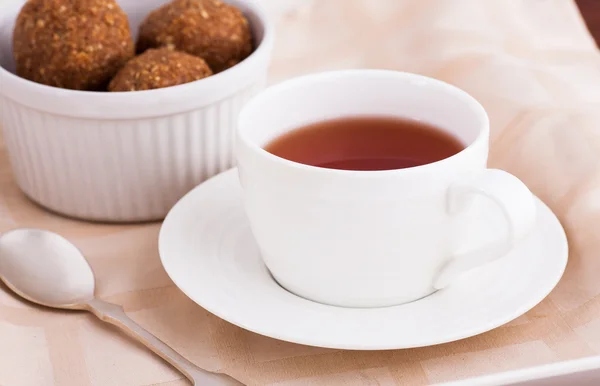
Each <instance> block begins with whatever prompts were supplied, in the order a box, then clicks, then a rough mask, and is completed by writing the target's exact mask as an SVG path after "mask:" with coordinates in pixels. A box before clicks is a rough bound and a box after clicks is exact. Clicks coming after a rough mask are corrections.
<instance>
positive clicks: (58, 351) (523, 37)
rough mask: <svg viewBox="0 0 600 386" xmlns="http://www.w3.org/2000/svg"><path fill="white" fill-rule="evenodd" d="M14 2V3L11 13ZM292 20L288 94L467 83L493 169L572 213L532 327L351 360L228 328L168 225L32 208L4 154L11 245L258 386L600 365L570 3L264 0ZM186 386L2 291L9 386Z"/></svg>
mask: <svg viewBox="0 0 600 386" xmlns="http://www.w3.org/2000/svg"><path fill="white" fill-rule="evenodd" d="M0 1H4V0H0ZM260 1H262V2H263V3H265V5H266V6H267V8H268V9H269V12H271V13H272V14H273V15H274V17H275V18H276V19H277V21H278V25H277V29H278V42H277V44H276V50H275V57H274V61H273V66H272V72H271V73H272V81H273V82H275V81H279V80H282V79H284V78H288V77H291V76H294V75H298V74H301V73H308V72H314V71H320V70H326V69H339V68H356V67H379V68H390V69H398V70H406V71H412V72H417V73H422V74H426V75H430V76H433V77H437V78H440V79H443V80H446V81H448V82H451V83H453V84H456V85H458V86H460V87H462V88H464V89H466V90H467V91H468V92H470V93H472V94H473V95H474V96H475V97H476V98H478V99H479V100H480V101H481V102H482V103H483V104H484V106H485V107H486V108H487V110H488V112H489V114H490V117H491V121H492V141H493V144H492V150H491V159H490V164H491V166H494V167H500V168H504V169H506V170H508V171H510V172H512V173H514V174H516V175H517V176H519V177H520V178H522V179H523V180H524V181H525V182H526V183H527V184H528V185H529V186H530V187H531V189H532V190H533V191H534V192H535V193H536V194H537V195H539V196H540V197H541V198H542V199H543V200H544V201H545V202H546V203H548V204H549V205H550V206H551V207H552V208H553V209H554V210H555V211H556V213H557V214H558V215H559V217H560V219H561V220H562V222H563V224H564V226H565V227H566V229H567V232H568V236H569V241H570V245H571V255H570V261H569V264H568V267H567V271H566V273H565V276H564V278H563V279H562V281H561V282H560V284H559V285H558V288H556V289H555V290H554V291H553V292H552V293H551V294H550V296H549V297H548V298H547V299H546V300H545V301H543V302H542V303H541V304H540V305H539V306H537V307H535V308H534V309H533V310H532V311H530V312H529V313H527V314H526V315H524V316H522V317H520V318H518V319H517V320H515V321H513V322H511V323H509V324H508V325H506V326H503V327H500V328H498V329H496V330H494V331H491V332H488V333H485V334H482V335H480V336H477V337H473V338H470V339H466V340H463V341H459V342H455V343H450V344H445V345H441V346H436V347H427V348H419V349H411V350H397V351H385V352H344V351H339V350H328V349H320V348H313V347H304V346H299V345H294V344H290V343H285V342H280V341H277V340H274V339H270V338H265V337H262V336H258V335H256V334H253V333H250V332H247V331H244V330H242V329H240V328H237V327H234V326H232V325H230V324H228V323H227V322H224V321H222V320H220V319H218V318H216V317H214V316H212V315H211V314H209V313H208V312H206V311H204V310H203V309H202V308H200V307H198V306H197V305H195V304H194V303H192V302H191V301H190V300H188V299H187V298H186V297H185V296H184V295H183V294H182V293H181V292H180V291H179V290H178V289H177V288H176V287H174V286H173V284H172V283H171V282H170V280H169V279H168V277H167V276H166V274H165V272H164V271H163V269H162V267H161V265H160V262H159V259H158V254H157V233H158V229H159V226H160V225H159V224H146V225H128V226H114V225H98V224H89V223H84V222H78V221H73V220H69V219H65V218H61V217H59V216H56V215H53V214H51V213H48V212H46V211H44V210H43V209H40V208H39V207H37V206H36V205H34V204H32V203H31V202H29V201H28V200H27V199H25V198H24V197H23V195H22V194H21V193H20V192H19V190H18V189H17V187H16V186H15V184H14V181H13V179H12V177H11V173H10V170H9V166H8V163H7V159H6V154H5V151H4V149H3V148H0V231H5V230H8V229H10V228H13V227H17V226H35V227H42V228H48V229H51V230H53V231H57V232H60V233H61V234H63V235H65V236H67V237H68V238H70V239H71V240H72V241H73V242H74V243H75V244H77V246H79V247H80V248H81V249H82V250H83V251H84V252H85V254H86V255H87V257H88V258H89V260H90V261H91V264H92V265H93V268H94V270H95V272H96V273H97V275H98V291H97V292H98V295H99V296H100V297H101V298H103V299H106V300H108V301H111V302H115V303H118V304H122V305H123V306H124V308H125V310H126V311H127V313H128V314H129V315H130V316H131V317H132V318H133V319H135V320H136V321H138V322H139V323H140V324H142V325H143V326H145V327H146V328H148V329H149V330H150V331H152V332H153V333H155V334H156V335H157V336H159V337H160V338H162V339H163V340H165V341H166V342H168V343H169V344H171V345H172V346H174V347H175V348H176V349H177V350H179V351H180V352H181V353H182V354H183V355H185V356H186V357H188V358H189V359H191V360H192V361H193V362H195V363H197V364H198V365H200V366H203V367H205V368H207V369H211V370H223V371H225V372H227V373H230V374H232V375H234V376H236V377H238V378H239V379H241V380H243V381H244V382H247V383H248V384H249V385H280V386H283V385H286V386H291V385H386V386H387V385H426V384H432V383H437V382H442V381H449V380H456V379H461V378H465V377H470V376H476V375H482V374H488V373H491V372H497V371H504V370H509V369H516V368H521V367H525V366H531V365H537V364H543V363H550V362H555V361H560V360H566V359H571V358H578V357H584V356H590V355H594V354H599V353H600V296H599V295H600V280H599V276H598V275H599V274H598V272H600V236H599V231H598V224H600V172H599V169H598V167H597V166H598V162H599V160H600V127H599V125H600V55H599V54H598V51H597V50H596V49H595V47H594V44H593V41H592V40H591V38H590V37H589V35H588V33H587V31H586V29H585V27H584V24H583V22H582V20H581V18H580V16H579V14H578V11H577V9H576V7H575V5H574V4H573V3H572V2H571V1H570V0H510V1H509V0H420V1H414V0H291V1H290V0H287V1H283V0H260ZM158 384H159V385H163V386H167V385H168V386H175V385H186V384H187V382H186V381H185V380H183V379H182V376H181V375H179V374H178V373H177V372H176V371H174V370H172V369H171V368H170V367H169V366H167V365H166V364H164V363H163V362H162V361H161V360H159V359H157V358H156V357H154V356H153V355H152V354H150V353H149V352H148V351H147V350H146V349H144V348H143V347H141V346H140V345H138V344H136V343H134V342H132V341H131V340H130V339H128V338H126V337H124V336H123V335H122V334H119V333H117V332H116V331H113V329H112V328H111V327H107V326H105V325H103V324H102V323H101V322H99V321H97V320H96V319H95V318H94V317H93V316H90V315H87V314H83V313H71V312H53V311H50V310H47V309H42V308H38V307H34V306H31V305H29V304H25V303H23V302H22V301H20V300H19V299H17V298H15V297H14V296H12V295H10V294H9V293H8V292H7V290H6V289H5V288H4V287H0V385H2V386H49V385H69V386H70V385H73V386H87V385H94V386H116V385H127V386H142V385H158Z"/></svg>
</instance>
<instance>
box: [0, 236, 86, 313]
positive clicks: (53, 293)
mask: <svg viewBox="0 0 600 386" xmlns="http://www.w3.org/2000/svg"><path fill="white" fill-rule="evenodd" d="M0 279H1V280H2V281H3V282H4V283H5V284H6V285H7V286H8V287H9V288H10V289H11V290H13V291H14V292H16V293H17V294H18V295H20V296H21V297H23V298H25V299H27V300H29V301H31V302H34V303H37V304H41V305H43V306H47V307H53V308H64V309H84V307H83V305H84V304H86V303H87V302H88V301H90V300H92V299H93V298H94V287H95V284H94V273H93V271H92V268H91V267H90V265H89V264H88V262H87V260H86V259H85V258H84V257H83V255H82V254H81V252H80V251H79V249H77V248H76V247H75V246H74V245H73V244H71V243H70V242H69V241H68V240H67V239H65V238H64V237H62V236H60V235H58V234H56V233H52V232H46V231H42V230H39V229H16V230H13V231H10V232H7V233H5V234H3V235H2V237H0Z"/></svg>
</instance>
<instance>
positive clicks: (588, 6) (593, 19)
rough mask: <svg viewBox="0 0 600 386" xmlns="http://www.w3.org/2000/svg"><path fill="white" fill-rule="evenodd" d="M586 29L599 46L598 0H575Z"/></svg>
mask: <svg viewBox="0 0 600 386" xmlns="http://www.w3.org/2000/svg"><path fill="white" fill-rule="evenodd" d="M576 2H577V5H578V6H579V10H580V11H581V14H582V15H583V18H584V19H585V22H586V24H587V26H588V29H589V30H590V32H591V33H592V35H593V36H594V39H596V44H598V46H600V0H576Z"/></svg>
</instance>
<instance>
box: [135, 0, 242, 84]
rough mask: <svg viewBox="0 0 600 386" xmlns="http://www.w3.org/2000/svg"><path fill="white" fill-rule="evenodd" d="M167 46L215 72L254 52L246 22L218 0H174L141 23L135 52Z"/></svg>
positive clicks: (231, 7) (235, 10)
mask: <svg viewBox="0 0 600 386" xmlns="http://www.w3.org/2000/svg"><path fill="white" fill-rule="evenodd" d="M161 46H169V47H172V48H175V49H177V50H180V51H184V52H187V53H189V54H192V55H196V56H199V57H201V58H203V59H204V60H205V61H206V62H207V63H208V65H209V66H210V68H211V69H212V70H213V71H214V72H215V73H218V72H221V71H223V70H226V69H228V68H230V67H232V66H234V65H236V64H237V63H239V62H241V61H242V60H244V59H245V58H246V57H248V55H250V54H251V53H252V50H253V39H252V32H251V29H250V24H249V22H248V19H247V18H246V17H245V16H244V14H243V13H242V12H241V11H240V9H239V8H238V7H235V6H234V5H231V4H227V3H224V2H222V1H220V0H174V1H172V2H170V3H167V4H165V5H163V6H162V7H160V8H158V9H156V10H154V11H152V12H151V13H150V14H149V15H148V16H147V17H146V19H145V20H144V21H143V22H142V24H141V26H140V29H139V38H138V41H137V50H138V52H143V51H145V50H146V49H148V48H155V47H161Z"/></svg>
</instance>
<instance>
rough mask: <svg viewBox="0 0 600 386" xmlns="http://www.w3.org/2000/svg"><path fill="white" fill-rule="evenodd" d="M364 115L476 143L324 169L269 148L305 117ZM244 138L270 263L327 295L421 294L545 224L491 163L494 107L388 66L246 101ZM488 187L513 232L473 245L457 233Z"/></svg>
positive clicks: (244, 180)
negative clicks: (407, 163)
mask: <svg viewBox="0 0 600 386" xmlns="http://www.w3.org/2000/svg"><path fill="white" fill-rule="evenodd" d="M357 115H358V116H360V115H369V116H373V115H382V116H398V117H405V118H414V119H418V120H422V121H424V122H427V123H430V124H433V125H435V126H438V127H440V128H442V129H444V130H446V131H448V132H450V133H452V134H453V135H455V136H456V137H458V138H459V139H461V140H462V141H463V142H464V143H465V145H467V146H466V148H465V149H464V150H463V151H461V152H459V153H457V154H456V155H453V156H451V157H449V158H446V159H444V160H441V161H438V162H434V163H430V164H426V165H423V166H417V167H413V168H406V169H398V170H385V171H347V170H335V169H326V168H318V167H314V166H308V165H304V164H300V163H295V162H291V161H288V160H285V159H282V158H279V157H277V156H274V155H272V154H270V153H268V152H267V151H265V150H264V149H263V147H264V146H265V145H266V144H267V143H269V142H270V141H271V140H273V139H275V138H277V137H279V136H280V135H282V134H284V133H286V132H289V131H290V130H294V129H296V128H298V127H301V126H304V125H307V124H310V123H314V122H316V121H321V120H326V119H332V118H338V117H347V116H357ZM237 138H238V139H237V149H236V150H237V157H238V167H239V175H240V181H241V184H242V188H243V192H244V193H243V196H244V205H245V208H246V212H247V215H248V218H249V220H250V224H251V228H252V232H253V233H254V236H255V238H256V241H257V243H258V245H259V247H260V250H261V253H262V256H263V259H264V262H265V264H266V266H267V267H268V268H269V270H270V271H271V273H272V275H273V276H274V278H275V279H276V280H277V282H278V283H279V284H280V285H281V286H283V287H284V288H286V289H287V290H289V291H290V292H292V293H295V294H297V295H299V296H302V297H305V298H307V299H311V300H314V301H316V302H321V303H326V304H332V305H338V306H347V307H380V306H389V305H395V304H401V303H405V302H410V301H413V300H417V299H419V298H422V297H424V296H427V295H429V294H431V293H433V292H435V291H436V290H437V289H440V288H443V287H445V286H446V285H448V284H450V283H451V282H452V281H454V280H456V279H458V277H459V276H460V274H461V273H463V272H465V271H467V270H470V269H472V268H474V267H477V266H480V265H483V264H486V263H489V262H491V261H492V260H495V259H497V258H499V257H501V256H503V255H505V254H506V253H507V252H508V251H509V250H510V249H511V248H513V246H514V245H515V243H517V242H518V241H519V240H521V239H522V238H523V237H525V236H526V235H527V233H528V232H529V231H530V230H531V229H532V227H533V225H534V223H535V201H534V198H533V195H532V194H531V192H530V191H529V190H528V189H527V187H526V186H525V185H524V184H523V183H522V182H521V181H520V180H519V179H517V178H516V177H514V176H513V175H511V174H508V173H506V172H504V171H501V170H494V169H486V163H487V158H488V142H489V120H488V117H487V114H486V112H485V111H484V109H483V107H482V106H481V105H480V104H479V103H478V102H477V101H476V100H475V99H474V98H473V97H471V96H470V95H468V94H467V93H465V92H464V91H462V90H460V89H458V88H456V87H454V86H451V85H449V84H446V83H444V82H441V81H438V80H435V79H431V78H427V77H424V76H420V75H414V74H408V73H401V72H394V71H385V70H348V71H335V72H327V73H321V74H316V75H309V76H303V77H300V78H296V79H292V80H289V81H286V82H283V83H281V84H279V85H276V86H273V87H271V88H269V89H267V90H266V91H264V92H262V93H261V94H259V95H258V96H256V97H255V98H254V99H252V100H251V101H250V102H248V103H247V104H246V105H245V107H244V108H243V110H242V113H241V115H240V118H239V127H238V136H237ZM477 196H484V197H486V198H487V199H489V200H491V201H492V202H493V203H495V205H497V206H498V207H499V208H500V211H498V212H501V213H502V214H503V218H504V219H505V221H506V229H507V231H506V232H505V233H503V234H499V235H498V240H497V241H492V242H489V243H487V244H486V245H484V246H482V247H478V248H474V249H473V250H470V251H469V250H467V251H464V249H465V247H464V246H465V245H472V244H473V243H472V240H469V234H462V235H461V234H458V235H457V233H458V232H457V231H456V230H457V229H462V227H461V224H460V222H461V221H463V217H464V216H461V215H459V214H460V213H461V211H462V210H463V209H464V208H466V207H467V206H468V204H469V203H470V202H472V201H473V199H474V198H475V197H477ZM485 215H486V214H485V213H479V215H478V218H477V219H478V221H482V222H483V221H485V220H486V216H485ZM465 221H466V220H465Z"/></svg>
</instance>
